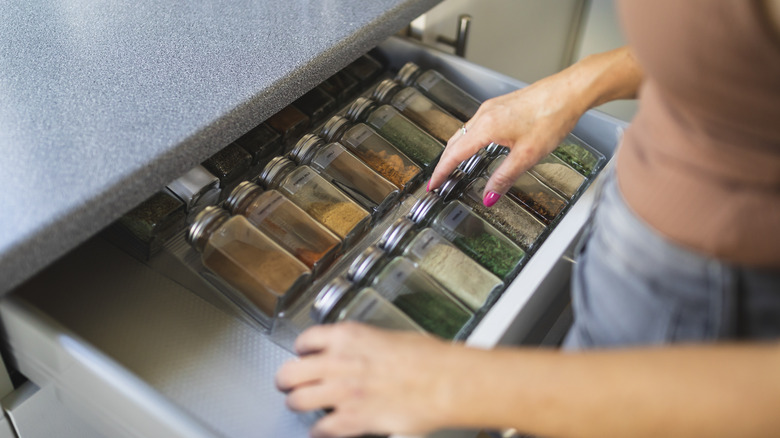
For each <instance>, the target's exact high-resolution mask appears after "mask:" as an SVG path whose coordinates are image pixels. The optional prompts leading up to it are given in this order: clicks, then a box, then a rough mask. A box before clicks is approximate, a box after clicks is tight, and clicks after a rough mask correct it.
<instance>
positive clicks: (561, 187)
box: [528, 154, 585, 200]
mask: <svg viewBox="0 0 780 438" xmlns="http://www.w3.org/2000/svg"><path fill="white" fill-rule="evenodd" d="M528 173H530V174H531V175H533V176H535V177H536V178H537V179H539V181H541V182H543V183H545V184H547V185H548V186H549V187H551V188H553V189H554V190H555V191H556V192H558V193H560V194H561V195H562V196H563V197H564V198H566V199H569V200H571V199H572V198H574V195H576V194H577V190H579V188H580V187H581V186H582V185H583V184H585V177H584V176H582V175H580V173H579V172H577V171H576V170H574V169H572V168H571V167H569V166H568V165H567V164H566V163H564V162H563V161H562V160H561V159H560V158H558V157H556V156H555V155H553V154H550V155H547V156H546V157H544V158H542V159H541V160H539V162H538V163H536V164H535V165H534V166H533V167H532V168H530V169H528Z"/></svg>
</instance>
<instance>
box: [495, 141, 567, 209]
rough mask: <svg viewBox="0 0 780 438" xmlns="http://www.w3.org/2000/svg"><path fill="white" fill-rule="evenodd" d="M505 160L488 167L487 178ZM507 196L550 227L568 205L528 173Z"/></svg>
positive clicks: (513, 185) (515, 184)
mask: <svg viewBox="0 0 780 438" xmlns="http://www.w3.org/2000/svg"><path fill="white" fill-rule="evenodd" d="M504 159H506V155H500V156H498V157H496V159H494V160H493V161H492V162H491V163H490V165H489V166H488V168H487V171H486V172H485V176H488V177H490V175H492V174H493V172H495V170H496V169H497V168H498V166H500V165H501V163H503V162H504ZM506 195H507V196H509V197H510V198H512V200H514V201H515V202H517V203H519V204H521V205H523V206H524V207H525V208H527V209H528V210H529V211H531V212H532V213H534V214H535V215H536V217H537V218H538V219H539V220H541V221H542V222H544V223H545V224H548V225H549V224H550V222H552V221H553V220H554V219H555V218H556V217H558V215H559V214H561V212H562V211H563V209H564V208H565V207H566V204H567V202H566V199H564V198H563V197H561V196H560V195H559V194H557V193H555V191H554V190H552V189H551V188H549V187H547V186H546V185H545V184H544V183H542V182H541V181H539V180H538V179H537V178H536V177H535V176H533V175H532V174H530V173H528V172H523V173H522V174H521V175H520V177H518V178H517V180H515V182H514V184H512V187H510V188H509V191H507V193H506Z"/></svg>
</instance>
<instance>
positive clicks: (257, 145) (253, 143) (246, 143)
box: [235, 123, 282, 176]
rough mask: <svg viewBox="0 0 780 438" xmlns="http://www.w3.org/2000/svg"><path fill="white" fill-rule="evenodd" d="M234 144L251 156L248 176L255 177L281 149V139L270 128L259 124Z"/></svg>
mask: <svg viewBox="0 0 780 438" xmlns="http://www.w3.org/2000/svg"><path fill="white" fill-rule="evenodd" d="M235 143H236V144H237V145H239V146H240V147H241V148H242V149H244V150H245V151H247V152H249V155H251V156H252V164H251V169H250V171H249V175H250V176H255V175H257V173H258V172H259V171H260V169H262V168H263V166H265V165H266V164H267V163H268V161H269V160H270V159H271V158H272V157H274V156H276V155H278V154H279V153H280V152H281V149H282V137H281V136H280V135H279V134H278V133H277V132H276V131H274V130H273V129H271V127H270V126H268V125H267V124H265V123H261V124H259V125H257V126H255V127H254V128H252V129H251V130H250V131H249V132H247V133H246V134H244V135H242V136H241V137H239V138H238V139H237V140H236V141H235Z"/></svg>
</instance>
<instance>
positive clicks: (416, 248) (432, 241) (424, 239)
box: [409, 233, 439, 260]
mask: <svg viewBox="0 0 780 438" xmlns="http://www.w3.org/2000/svg"><path fill="white" fill-rule="evenodd" d="M438 243H439V239H438V238H437V236H436V234H434V233H420V234H419V235H418V236H417V237H416V238H415V239H414V243H413V244H412V246H411V247H410V248H409V252H410V253H411V254H412V255H413V256H414V257H416V258H417V259H418V260H421V259H423V258H424V257H425V255H426V254H428V252H429V251H430V250H431V249H433V247H434V246H436V245H437V244H438Z"/></svg>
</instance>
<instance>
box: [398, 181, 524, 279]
mask: <svg viewBox="0 0 780 438" xmlns="http://www.w3.org/2000/svg"><path fill="white" fill-rule="evenodd" d="M409 218H410V219H411V220H412V221H414V222H416V223H418V224H420V225H427V226H429V227H431V228H432V229H434V230H436V232H438V233H439V234H440V235H441V236H442V237H444V238H445V239H447V240H449V241H450V242H452V243H453V244H454V245H455V246H456V247H458V249H460V250H461V251H463V252H464V253H465V254H467V255H468V256H470V257H471V258H472V259H474V260H476V261H477V262H478V263H479V264H481V265H482V266H484V267H485V268H486V269H487V270H488V271H490V272H492V273H493V274H494V275H496V276H497V277H498V278H500V279H502V280H506V279H507V277H509V276H510V274H513V273H514V272H516V271H517V270H518V269H519V268H520V267H521V264H522V262H524V261H525V252H524V251H523V250H522V249H521V248H520V247H519V246H517V245H516V244H515V243H514V242H512V241H511V240H509V238H507V237H506V236H505V235H504V234H502V233H501V232H500V231H499V230H497V229H496V228H495V227H493V226H492V225H490V224H489V223H488V222H486V221H485V220H484V219H482V218H481V217H479V215H477V214H476V213H474V212H473V211H472V210H471V208H469V207H467V206H466V205H464V204H463V203H462V202H460V201H457V200H454V201H450V202H448V203H446V204H445V203H444V200H443V199H442V198H441V197H440V196H439V195H438V194H437V193H435V192H429V193H426V194H425V196H423V197H422V198H421V199H420V200H419V201H417V203H416V204H415V205H414V207H412V210H411V212H410V213H409Z"/></svg>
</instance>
